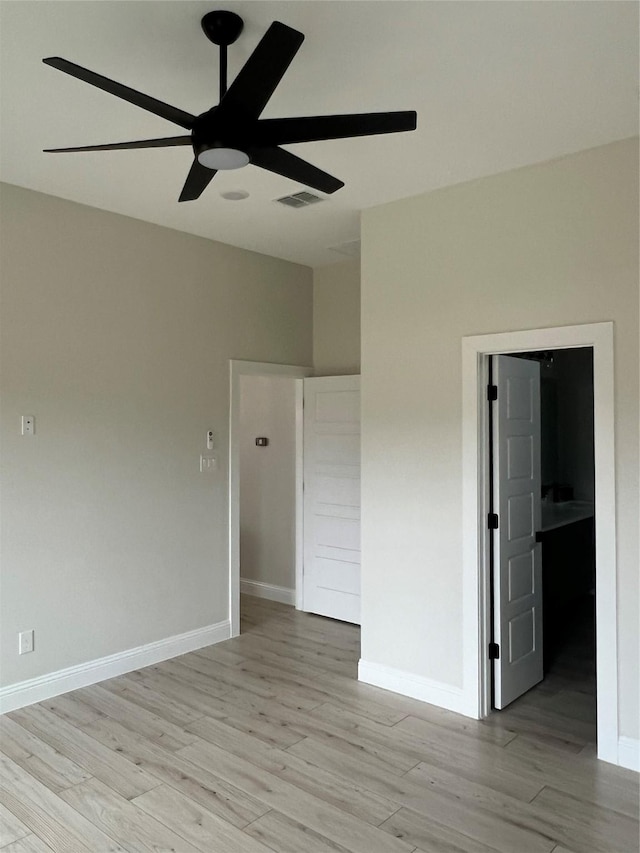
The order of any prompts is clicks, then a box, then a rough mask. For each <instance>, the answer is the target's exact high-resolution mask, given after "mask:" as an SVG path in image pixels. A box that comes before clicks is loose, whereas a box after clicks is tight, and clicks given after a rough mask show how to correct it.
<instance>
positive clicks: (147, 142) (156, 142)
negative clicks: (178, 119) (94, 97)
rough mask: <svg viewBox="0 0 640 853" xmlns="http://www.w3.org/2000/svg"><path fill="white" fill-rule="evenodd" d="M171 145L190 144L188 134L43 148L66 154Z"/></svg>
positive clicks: (50, 152)
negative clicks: (102, 143)
mask: <svg viewBox="0 0 640 853" xmlns="http://www.w3.org/2000/svg"><path fill="white" fill-rule="evenodd" d="M172 145H191V137H190V136H166V137H165V138H164V139H138V140H137V141H135V142H110V143H107V144H106V145H80V146H77V147H75V148H45V149H43V151H44V153H45V154H66V153H68V152H71V151H124V150H125V149H127V148H170V147H171V146H172Z"/></svg>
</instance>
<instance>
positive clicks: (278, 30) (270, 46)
mask: <svg viewBox="0 0 640 853" xmlns="http://www.w3.org/2000/svg"><path fill="white" fill-rule="evenodd" d="M303 41H304V36H303V34H302V33H299V32H298V31H297V30H294V29H292V28H291V27H287V26H286V25H285V24H281V23H280V22H279V21H274V22H273V23H272V24H271V26H270V27H269V29H268V30H267V32H266V33H265V34H264V36H263V37H262V39H261V40H260V42H259V44H258V46H257V47H256V49H255V50H254V51H253V53H252V54H251V56H250V57H249V59H247V61H246V62H245V64H244V65H243V67H242V68H241V69H240V72H239V73H238V75H237V77H236V78H235V80H234V81H233V83H232V84H231V86H229V89H228V90H227V92H226V93H225V95H224V96H223V98H222V100H221V101H220V105H219V107H218V108H217V111H216V119H224V120H225V121H227V120H229V119H236V120H245V121H246V120H251V119H256V118H258V116H259V115H260V113H261V112H262V110H263V109H264V108H265V106H266V104H267V101H268V100H269V98H270V97H271V95H273V93H274V91H275V88H276V86H277V85H278V83H279V82H280V80H282V77H283V75H284V73H285V71H286V70H287V68H288V67H289V65H290V64H291V62H292V60H293V57H294V56H295V55H296V53H297V52H298V49H299V48H300V45H301V44H302V42H303Z"/></svg>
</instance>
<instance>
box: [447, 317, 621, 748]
mask: <svg viewBox="0 0 640 853" xmlns="http://www.w3.org/2000/svg"><path fill="white" fill-rule="evenodd" d="M576 347H589V348H591V349H592V350H593V401H594V458H595V459H594V461H595V531H596V638H597V639H596V672H597V683H598V687H597V720H598V758H601V759H603V760H604V761H609V762H611V763H613V764H618V763H619V759H618V752H619V744H618V653H617V588H616V579H617V567H616V505H615V498H616V494H615V485H616V477H615V413H614V332H613V323H611V322H606V323H590V324H585V325H579V326H561V327H555V328H546V329H528V330H524V331H517V332H503V333H497V334H489V335H474V336H470V337H465V338H463V339H462V397H463V399H462V428H463V460H462V468H463V471H462V473H463V481H462V489H463V524H462V534H463V617H464V625H463V661H464V691H465V694H466V696H467V700H468V703H469V707H474V706H475V708H476V709H477V717H478V718H479V719H482V718H483V717H486V716H487V715H488V714H489V713H490V712H491V663H490V661H489V659H488V643H489V626H490V612H489V603H490V589H489V535H490V534H489V531H488V530H487V524H486V518H487V513H488V512H489V449H488V438H489V436H488V420H489V418H488V407H489V403H488V401H487V394H486V386H487V384H488V363H489V356H491V355H508V354H509V353H517V352H527V351H529V352H534V351H538V350H553V349H573V348H576Z"/></svg>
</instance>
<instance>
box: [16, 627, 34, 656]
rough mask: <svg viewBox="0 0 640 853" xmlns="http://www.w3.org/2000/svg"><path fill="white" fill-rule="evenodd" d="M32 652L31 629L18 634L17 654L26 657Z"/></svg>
mask: <svg viewBox="0 0 640 853" xmlns="http://www.w3.org/2000/svg"><path fill="white" fill-rule="evenodd" d="M32 651H33V628H32V629H31V630H30V631H21V632H20V633H19V634H18V654H19V655H26V654H28V653H29V652H32Z"/></svg>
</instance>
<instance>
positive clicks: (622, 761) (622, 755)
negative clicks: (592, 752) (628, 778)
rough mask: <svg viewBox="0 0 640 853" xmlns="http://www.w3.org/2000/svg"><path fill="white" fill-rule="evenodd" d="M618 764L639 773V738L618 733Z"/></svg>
mask: <svg viewBox="0 0 640 853" xmlns="http://www.w3.org/2000/svg"><path fill="white" fill-rule="evenodd" d="M618 764H619V765H620V767H626V768H627V769H628V770H635V771H636V773H640V740H638V738H633V737H626V736H625V735H620V737H619V738H618Z"/></svg>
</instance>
